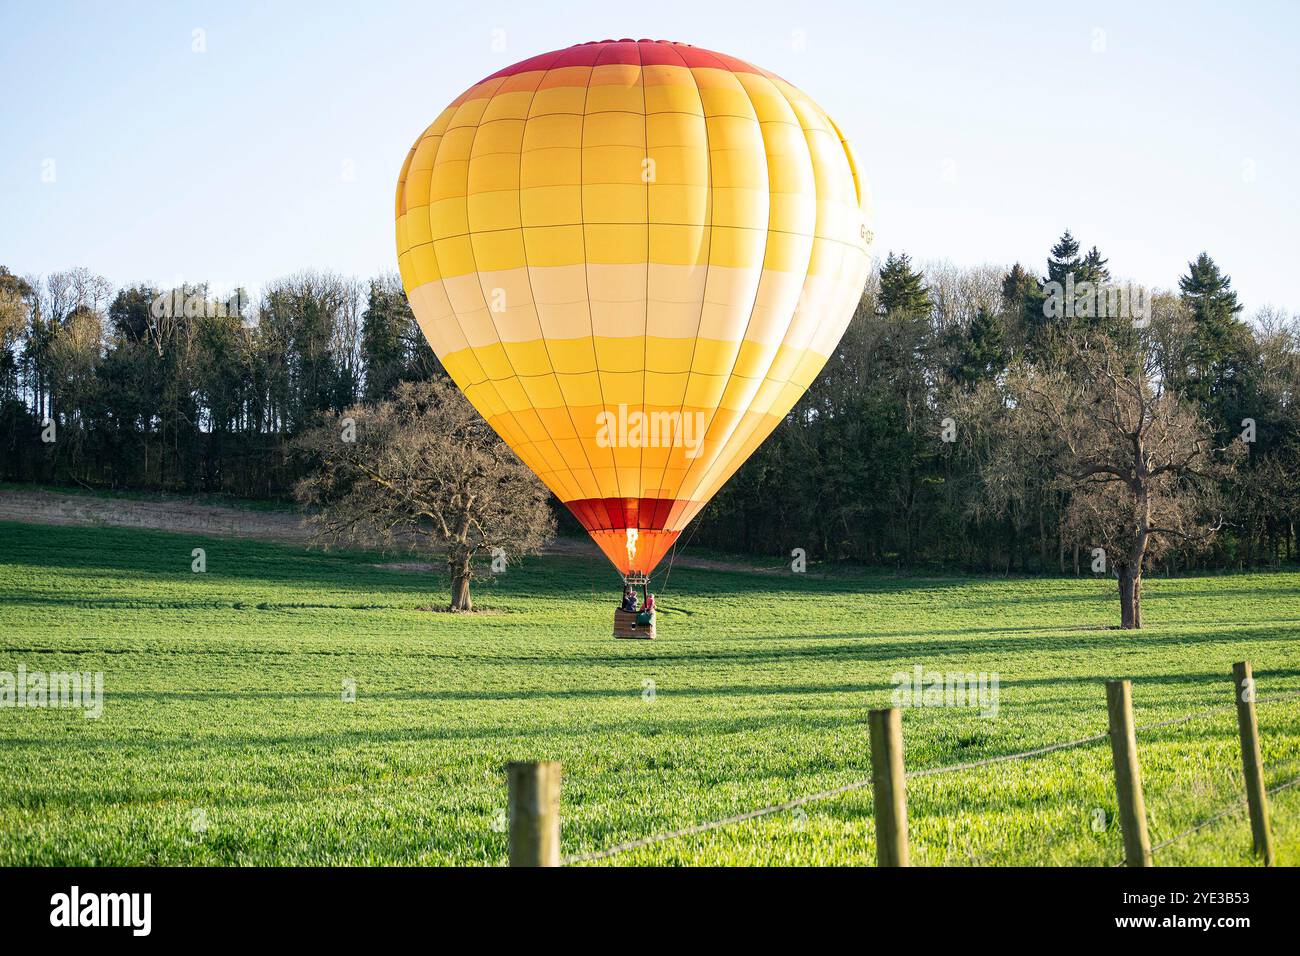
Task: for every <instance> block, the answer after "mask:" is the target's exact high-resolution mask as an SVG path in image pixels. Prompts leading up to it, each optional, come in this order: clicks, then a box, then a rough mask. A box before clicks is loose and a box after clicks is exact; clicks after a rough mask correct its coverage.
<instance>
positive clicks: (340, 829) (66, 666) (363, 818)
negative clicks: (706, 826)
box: [0, 524, 1300, 865]
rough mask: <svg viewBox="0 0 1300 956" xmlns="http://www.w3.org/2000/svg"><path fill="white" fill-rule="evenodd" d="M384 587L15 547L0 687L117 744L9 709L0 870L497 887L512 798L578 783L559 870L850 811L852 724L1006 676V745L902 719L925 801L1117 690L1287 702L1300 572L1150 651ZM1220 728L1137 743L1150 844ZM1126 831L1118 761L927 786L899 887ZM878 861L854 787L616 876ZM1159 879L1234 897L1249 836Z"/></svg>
mask: <svg viewBox="0 0 1300 956" xmlns="http://www.w3.org/2000/svg"><path fill="white" fill-rule="evenodd" d="M194 547H203V548H205V549H206V551H207V572H206V573H204V574H196V573H193V572H192V571H191V569H190V562H191V557H190V552H191V549H192V548H194ZM382 560H384V559H382V558H379V557H376V556H373V555H362V554H337V553H329V554H326V553H321V552H304V551H301V550H298V549H295V548H291V547H285V546H277V545H271V544H260V543H241V542H237V541H232V540H218V539H203V538H200V537H198V536H192V535H171V534H164V533H157V532H146V531H137V530H117V529H109V528H59V527H37V526H31V525H22V524H0V670H3V671H10V672H13V671H16V669H17V667H18V666H19V664H22V665H23V666H25V667H26V668H27V669H28V670H29V671H32V670H44V671H69V670H78V671H102V672H103V673H104V685H105V704H104V713H103V716H102V717H101V718H100V719H98V720H92V719H86V718H85V717H83V716H82V715H81V714H80V713H78V712H76V711H72V710H56V709H45V710H39V709H3V710H0V863H3V864H11V865H12V864H73V865H85V864H105V865H106V864H288V863H297V864H329V865H347V864H389V863H393V864H487V865H499V864H501V863H502V862H503V861H504V859H505V852H506V835H505V833H503V832H501V825H500V824H501V820H502V819H503V816H502V815H503V812H504V809H505V778H504V769H503V768H504V765H505V764H506V762H508V761H510V760H514V759H537V758H552V759H558V760H561V761H562V762H563V765H564V790H563V808H564V831H563V843H564V852H565V853H566V854H574V853H579V852H584V851H591V850H597V849H600V848H602V847H607V846H610V845H613V844H615V843H618V842H620V841H624V840H628V839H632V838H636V837H640V836H644V835H647V834H651V833H654V832H657V831H661V830H666V829H672V828H676V827H680V826H685V825H688V824H692V823H698V822H703V821H707V820H711V819H714V818H719V817H723V816H726V815H729V814H733V813H737V812H741V811H745V810H749V809H752V808H756V807H760V806H764V805H768V804H774V803H779V802H782V801H785V800H788V799H790V798H793V797H797V796H800V795H802V794H806V793H810V792H813V791H818V790H822V789H826V788H831V787H836V786H839V785H842V784H846V783H849V782H852V781H855V780H860V779H862V778H865V777H866V776H867V775H868V774H869V756H868V749H867V740H866V727H865V723H866V712H867V710H868V709H869V708H871V707H879V706H888V704H889V699H890V694H891V691H892V689H893V683H892V681H891V675H893V674H894V673H895V672H897V671H901V670H908V669H911V668H912V667H913V666H914V665H917V664H920V665H923V666H925V667H927V668H931V669H940V670H945V671H949V670H961V671H967V672H970V671H974V672H978V671H988V672H997V673H998V674H999V675H1000V686H1001V700H1000V709H999V712H998V714H997V716H996V717H981V716H979V714H978V713H977V712H976V711H973V710H971V709H966V708H953V707H946V708H939V707H932V708H917V709H911V710H908V711H907V712H906V713H905V715H904V721H903V726H904V734H905V738H906V744H907V764H908V767H909V769H921V768H928V767H939V766H944V765H949V764H955V763H959V762H964V761H970V760H976V759H979V758H982V757H988V756H992V755H996V754H1003V753H1012V752H1016V751H1020V750H1026V749H1030V748H1033V747H1037V746H1042V745H1046V744H1050V743H1053V742H1056V741H1064V740H1070V739H1073V738H1078V737H1084V736H1088V735H1092V734H1097V733H1101V732H1103V731H1104V730H1105V728H1106V712H1105V694H1104V688H1103V685H1102V681H1103V680H1104V679H1106V678H1108V677H1116V676H1126V677H1132V678H1133V679H1134V681H1135V688H1134V695H1135V701H1136V710H1137V720H1138V722H1139V724H1149V723H1153V722H1157V721H1160V720H1164V719H1168V718H1171V717H1176V716H1178V715H1181V714H1185V713H1190V712H1193V711H1196V710H1199V709H1201V708H1206V707H1211V706H1215V705H1222V704H1230V703H1231V699H1232V691H1231V682H1230V677H1229V669H1230V665H1231V663H1232V662H1233V661H1234V660H1240V659H1243V658H1248V659H1250V660H1252V661H1253V662H1254V663H1255V668H1256V675H1257V679H1258V683H1259V689H1260V694H1261V696H1270V695H1274V694H1281V693H1287V692H1294V691H1297V690H1300V630H1298V625H1300V574H1297V573H1275V574H1256V575H1251V576H1218V577H1200V578H1187V579H1178V580H1159V579H1151V580H1149V581H1148V582H1147V586H1146V601H1145V607H1144V615H1145V617H1146V619H1147V621H1148V622H1149V626H1148V627H1147V629H1146V630H1144V631H1142V632H1140V633H1125V632H1121V631H1118V630H1116V629H1114V628H1113V624H1114V622H1115V620H1116V618H1117V605H1116V602H1115V600H1114V598H1113V596H1112V594H1111V589H1110V583H1109V582H1103V581H1098V580H1074V579H1069V580H1041V579H1014V578H1012V579H1005V580H1004V579H993V580H989V579H975V578H963V577H956V576H954V577H921V576H915V577H896V576H892V575H885V574H879V573H875V574H867V573H863V574H860V575H857V576H849V575H844V576H839V575H835V576H827V577H815V576H811V575H795V574H786V575H761V574H745V573H739V572H722V571H693V570H686V569H682V568H680V567H679V568H678V569H676V570H674V571H673V572H672V577H671V580H670V582H669V587H668V588H667V590H666V591H663V592H662V594H661V597H662V601H661V606H662V613H661V615H660V620H659V632H660V639H659V640H657V641H654V642H632V641H614V640H612V639H611V638H610V637H609V636H608V635H609V628H610V623H611V617H612V606H613V605H612V602H613V600H614V598H615V596H616V591H617V578H616V577H615V575H614V572H612V571H611V570H610V569H608V568H606V567H600V566H599V565H597V564H596V563H595V562H594V561H588V560H585V559H582V558H578V557H547V558H537V559H532V560H531V561H530V562H528V563H526V564H525V565H524V566H522V567H516V568H512V569H511V570H510V571H509V573H507V574H506V575H504V576H502V577H500V578H498V579H497V580H496V581H494V582H491V583H485V584H484V585H483V586H482V587H479V588H478V590H477V592H476V600H477V603H478V605H479V606H480V607H481V608H482V609H483V611H484V613H478V614H474V615H472V616H464V615H451V614H446V613H435V612H431V611H428V610H423V608H427V607H429V606H430V605H432V604H443V603H445V601H446V580H445V578H442V577H434V576H432V575H422V574H418V573H410V572H402V571H394V570H386V569H381V568H378V567H376V566H375V565H376V562H380V561H382ZM345 681H355V686H356V700H355V702H353V703H349V702H345V701H344V700H343V699H342V698H343V694H342V687H343V684H344V682H345ZM650 681H652V682H653V689H654V693H653V694H650V693H648V692H647V687H648V686H649V685H648V684H647V682H650ZM648 698H652V699H648ZM1259 714H1260V727H1261V734H1262V736H1263V741H1264V753H1265V760H1266V763H1267V765H1268V772H1267V779H1268V783H1269V784H1270V785H1276V784H1279V783H1283V782H1285V781H1287V780H1290V779H1291V778H1292V777H1295V776H1296V775H1297V774H1300V699H1293V700H1289V701H1284V702H1274V703H1263V704H1261V705H1260V710H1259ZM1235 726H1236V725H1235V716H1234V714H1233V712H1232V711H1231V709H1224V710H1220V711H1218V712H1216V713H1214V714H1212V715H1209V716H1206V717H1202V718H1199V719H1197V720H1193V721H1190V722H1188V723H1185V724H1182V725H1179V726H1176V727H1170V728H1166V729H1162V730H1154V731H1148V732H1141V733H1139V748H1140V753H1141V758H1142V761H1143V772H1144V775H1145V782H1146V794H1147V804H1148V808H1149V810H1150V815H1151V818H1152V822H1151V830H1152V838H1153V841H1155V842H1160V841H1162V840H1164V839H1166V838H1168V837H1171V836H1173V835H1175V834H1177V833H1179V832H1181V831H1182V830H1185V829H1187V828H1188V827H1191V826H1193V825H1195V824H1196V823H1198V822H1199V821H1201V820H1203V819H1205V818H1207V817H1209V816H1211V815H1212V814H1214V813H1215V812H1216V811H1218V810H1219V809H1220V808H1222V807H1224V806H1226V805H1229V804H1231V803H1233V802H1235V801H1238V800H1240V799H1241V798H1242V796H1243V792H1242V790H1241V784H1240V776H1241V772H1240V764H1239V755H1238V749H1237V742H1236V732H1235ZM1098 809H1100V810H1102V811H1104V812H1105V814H1106V819H1107V820H1108V821H1112V822H1110V823H1109V825H1107V826H1105V827H1104V828H1094V821H1095V820H1096V819H1098V818H1097V816H1096V811H1097V810H1098ZM1114 810H1115V796H1114V788H1113V785H1112V778H1111V768H1110V754H1109V747H1108V746H1107V745H1106V744H1105V743H1104V742H1103V743H1102V744H1099V745H1092V746H1087V747H1082V748H1078V749H1072V750H1066V751H1059V752H1056V753H1052V754H1048V755H1045V756H1041V757H1035V758H1030V759H1027V760H1020V761H1015V762H1009V763H1002V764H998V765H994V766H992V767H987V768H983V769H978V770H973V771H965V772H958V773H951V774H942V775H937V776H932V777H924V778H919V779H916V780H914V781H912V782H911V783H909V812H910V816H911V827H912V855H913V861H914V862H915V863H920V864H930V865H942V864H947V865H971V864H979V865H1018V864H1034V865H1037V864H1070V865H1102V864H1109V863H1113V862H1115V861H1117V860H1118V859H1119V858H1120V856H1121V840H1120V834H1119V832H1118V828H1117V825H1116V824H1115V823H1114V822H1113V820H1114ZM1273 817H1274V834H1275V839H1276V842H1277V845H1278V855H1279V862H1281V863H1284V864H1292V865H1294V864H1296V863H1297V862H1300V787H1297V788H1295V789H1292V790H1289V791H1285V792H1282V793H1279V794H1278V795H1277V796H1276V797H1275V799H1274V803H1273ZM196 819H199V820H205V821H206V829H205V830H202V828H200V829H201V832H195V827H194V826H193V825H192V824H193V822H194V821H195V820H196ZM874 852H875V848H874V831H873V826H872V812H871V794H870V790H860V791H856V792H853V793H849V794H845V795H842V796H839V797H835V798H832V799H829V800H826V801H822V802H818V803H813V804H811V805H809V806H807V807H806V808H805V810H804V812H803V813H798V812H793V813H791V812H785V813H778V814H773V815H771V816H767V817H763V818H761V819H758V820H754V821H750V822H745V823H741V824H736V825H732V826H728V827H725V828H722V829H719V830H715V831H711V832H709V833H707V834H703V835H699V836H692V837H688V838H683V839H677V840H672V841H668V842H664V843H659V844H657V845H655V846H651V847H646V848H642V849H637V850H635V851H632V852H629V853H626V854H622V855H619V856H616V857H614V858H612V859H609V860H607V861H603V862H604V863H605V864H606V865H644V864H870V863H873V862H874ZM1156 859H1157V862H1159V863H1162V864H1166V865H1196V864H1231V865H1236V864H1241V865H1249V864H1250V863H1251V862H1252V857H1251V855H1250V836H1249V827H1248V824H1247V822H1246V819H1245V815H1244V813H1241V814H1237V815H1234V816H1229V817H1227V818H1225V819H1224V820H1222V821H1220V822H1219V823H1216V824H1214V825H1212V826H1210V827H1207V828H1206V829H1204V830H1202V831H1200V832H1198V833H1196V834H1194V835H1192V836H1190V837H1188V838H1187V839H1184V840H1181V841H1179V842H1178V843H1175V844H1174V845H1172V846H1170V847H1168V848H1167V849H1164V850H1162V851H1160V852H1159V853H1158V854H1157V857H1156Z"/></svg>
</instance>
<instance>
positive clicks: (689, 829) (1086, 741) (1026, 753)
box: [558, 690, 1300, 866]
mask: <svg viewBox="0 0 1300 956" xmlns="http://www.w3.org/2000/svg"><path fill="white" fill-rule="evenodd" d="M1296 698H1300V690H1297V691H1292V692H1289V693H1284V694H1276V695H1273V696H1269V697H1258V698H1255V699H1254V701H1253V703H1254V704H1266V703H1276V702H1280V701H1287V700H1294V699H1296ZM1236 708H1237V703H1236V702H1235V701H1234V702H1233V703H1229V704H1221V705H1216V706H1213V707H1207V708H1204V709H1202V710H1198V711H1194V712H1192V713H1190V714H1183V715H1180V716H1178V717H1172V718H1169V719H1167V720H1161V721H1156V722H1154V723H1149V724H1141V725H1137V726H1135V727H1134V728H1133V729H1134V731H1135V733H1150V732H1152V731H1156V730H1162V729H1165V728H1169V727H1176V726H1179V725H1182V724H1186V723H1190V722H1192V721H1194V720H1199V719H1201V718H1204V717H1207V716H1211V715H1215V714H1221V713H1224V712H1225V711H1229V710H1234V709H1236ZM1110 739H1111V734H1110V732H1109V731H1107V732H1105V733H1100V734H1092V735H1090V736H1087V737H1080V738H1078V739H1076V740H1067V741H1061V742H1058V743H1053V744H1047V745H1045V746H1042V747H1035V748H1032V749H1029V750H1022V751H1018V752H1016V753H1010V754H996V755H994V756H990V757H984V758H981V759H979V760H970V761H964V762H962V763H956V764H948V765H944V766H940V767H926V768H922V769H919V770H913V771H909V772H907V773H905V774H904V775H903V779H904V780H905V781H906V780H917V779H921V778H925V777H934V776H939V775H943V774H952V773H961V772H968V771H971V770H977V769H980V768H983V767H989V766H993V765H996V764H1000V763H1007V762H1012V761H1021V760H1029V759H1031V758H1034V757H1041V756H1044V755H1046V754H1050V753H1056V752H1058V751H1063V750H1072V749H1075V748H1078V747H1086V746H1089V745H1092V744H1098V743H1101V742H1103V741H1109V740H1110ZM872 784H873V778H872V777H866V778H864V779H861V780H855V781H852V782H851V783H846V784H842V785H840V786H837V787H831V788H828V789H825V790H819V791H816V792H814V793H809V794H804V795H803V796H799V797H795V798H793V799H791V800H786V801H783V802H781V803H775V804H771V805H768V806H763V807H757V808H754V809H751V810H746V811H743V812H740V813H735V814H731V815H729V816H726V817H722V818H719V819H716V820H709V821H706V822H703V823H695V824H691V825H688V826H684V827H679V828H676V829H673V830H666V831H662V832H659V833H654V834H650V835H647V836H644V837H638V838H637V839H633V840H627V841H624V842H621V843H617V844H614V845H613V846H609V847H606V848H604V849H600V850H592V851H587V852H583V853H575V854H572V855H570V856H566V857H562V858H560V859H559V860H558V862H559V864H560V865H563V866H570V865H576V864H582V863H593V862H597V861H600V860H605V859H609V858H610V857H614V856H618V855H621V854H624V853H628V852H630V851H632V850H637V849H641V848H644V847H647V846H653V845H655V844H659V843H664V842H668V841H671V840H678V839H683V838H686V837H690V836H695V835H698V834H701V833H708V832H710V831H712V830H718V829H721V828H723V827H727V826H732V825H734V824H738V823H744V822H746V821H749V820H756V819H759V818H761V817H766V816H771V815H773V814H778V813H788V812H790V811H793V810H796V809H798V808H799V807H803V806H806V805H808V804H812V803H817V802H820V801H824V800H830V799H833V798H835V797H838V796H842V795H844V794H846V793H851V792H853V791H858V790H865V789H867V788H870V787H871V786H872ZM1297 785H1300V775H1297V776H1296V777H1293V778H1292V779H1290V780H1288V781H1286V782H1285V783H1282V784H1278V785H1276V786H1274V787H1272V788H1271V789H1269V790H1268V791H1267V793H1268V795H1269V796H1272V795H1274V794H1276V793H1280V792H1282V791H1285V790H1289V789H1291V788H1292V787H1294V786H1297ZM1247 805H1248V800H1247V799H1245V798H1243V799H1242V800H1240V801H1238V802H1234V803H1233V804H1232V805H1230V806H1228V807H1225V808H1223V809H1222V810H1220V811H1218V812H1217V813H1215V814H1213V815H1212V816H1210V817H1208V818H1206V819H1204V820H1202V821H1200V822H1199V823H1197V824H1196V825H1194V826H1193V827H1190V828H1188V829H1186V830H1183V831H1182V832H1180V833H1178V834H1175V835H1174V836H1172V837H1169V838H1168V839H1165V840H1162V841H1161V842H1159V843H1158V844H1156V845H1154V846H1152V847H1151V848H1150V852H1151V853H1152V854H1154V853H1157V852H1159V851H1161V850H1164V849H1166V848H1168V847H1170V846H1172V845H1174V844H1175V843H1178V842H1179V841H1181V840H1183V839H1186V838H1187V837H1189V836H1192V835H1193V834H1195V833H1198V832H1200V831H1202V830H1205V829H1207V828H1208V827H1210V826H1212V825H1213V824H1214V823H1217V822H1218V821H1219V820H1222V819H1224V818H1226V817H1228V816H1231V815H1233V814H1237V813H1240V812H1241V811H1242V810H1243V809H1245V808H1246V807H1247ZM1055 839H1056V838H1055V837H1053V839H1052V840H1051V841H1049V843H1050V842H1054V841H1055ZM992 852H993V851H992V850H990V851H987V852H986V853H985V854H982V855H981V856H980V857H979V859H984V858H986V857H987V856H988V855H989V854H990V853H992ZM1124 862H1125V861H1124V860H1121V861H1120V862H1118V863H1116V864H1113V865H1115V866H1123V865H1124Z"/></svg>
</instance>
